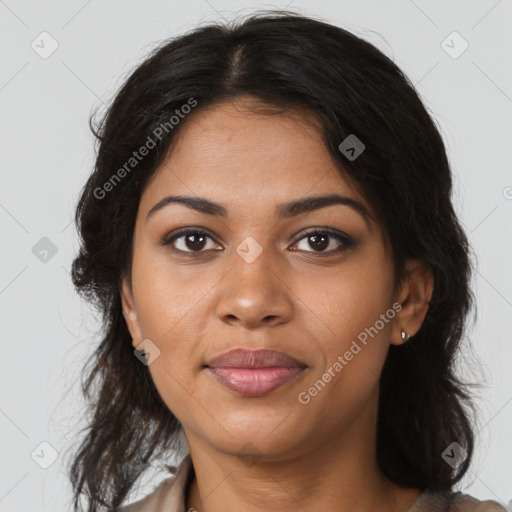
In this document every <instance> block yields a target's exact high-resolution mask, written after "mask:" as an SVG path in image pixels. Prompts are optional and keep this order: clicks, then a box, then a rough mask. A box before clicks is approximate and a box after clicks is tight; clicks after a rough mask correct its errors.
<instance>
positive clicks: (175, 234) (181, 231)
mask: <svg viewBox="0 0 512 512" xmlns="http://www.w3.org/2000/svg"><path fill="white" fill-rule="evenodd" d="M188 234H199V235H206V236H207V237H208V238H210V239H211V240H212V241H213V242H215V243H216V244H219V245H221V244H220V243H219V242H218V241H217V239H216V236H214V235H213V234H212V233H211V232H210V230H209V229H207V228H204V227H202V226H187V227H183V228H178V229H177V230H176V231H172V232H171V233H168V234H167V235H166V236H164V238H163V239H162V240H161V241H160V242H159V245H161V246H171V245H172V244H173V243H174V242H175V241H176V240H177V239H179V238H181V237H183V236H185V235H188ZM313 234H327V235H329V236H331V237H333V238H336V239H337V240H338V241H339V242H340V246H339V247H338V248H336V249H331V250H330V251H325V252H316V251H313V250H312V251H304V252H306V253H311V254H315V255H317V256H330V255H335V254H340V253H341V252H344V251H346V250H348V249H350V248H351V247H353V246H354V245H356V241H355V240H354V239H353V238H352V237H351V236H350V235H348V234H347V233H345V232H343V231H341V230H339V229H336V228H331V227H327V226H323V227H322V226H313V227H309V228H307V229H306V230H305V231H301V232H299V233H298V234H297V235H296V240H295V241H294V242H293V243H292V246H294V245H296V244H297V243H298V242H300V241H301V240H302V239H304V238H306V237H307V236H308V235H313ZM171 250H172V251H173V252H175V253H178V254H184V255H189V256H199V255H201V254H202V253H209V252H210V251H211V249H210V250H206V251H205V250H200V251H183V250H181V249H175V248H173V249H171ZM214 250H218V249H214ZM294 251H297V252H302V251H299V250H297V249H294Z"/></svg>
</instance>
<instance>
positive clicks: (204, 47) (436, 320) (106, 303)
mask: <svg viewBox="0 0 512 512" xmlns="http://www.w3.org/2000/svg"><path fill="white" fill-rule="evenodd" d="M241 96H250V97H253V98H256V99H258V100H260V103H261V105H263V106H265V107H266V108H267V111H268V113H269V114H270V113H272V112H286V111H291V110H292V109H306V110H308V111H310V112H312V113H313V114H314V116H315V118H316V119H318V121H319V122H320V125H321V130H322V134H323V140H324V142H325V146H326V148H327V149H328V151H329V152H330V154H331V155H332V158H333V159H334V161H335V162H336V163H337V164H338V167H339V170H340V173H343V176H344V177H346V178H348V179H350V180H351V181H352V182H353V183H354V184H355V185H356V186H357V188H358V190H359V191H360V192H361V194H362V195H363V197H365V198H366V200H367V201H368V202H369V204H370V205H371V206H372V208H373V210H374V212H375V214H376V216H377V218H378V219H379V220H380V222H381V223H382V226H383V228H384V229H385V233H386V234H387V235H388V237H389V240H390V243H391V246H392V252H393V259H394V270H395V284H398V283H401V282H402V280H403V279H404V277H405V266H404V263H405V260H406V258H417V259H419V260H421V261H422V262H424V263H425V264H426V265H427V266H428V268H430V270H431V271H432V274H433V277H434V291H433V295H432V297H431V301H430V306H429V310H428V312H427V315H426V317H425V320H424V322H423V325H422V327H421V329H420V330H419V332H418V333H417V334H416V335H415V336H414V338H413V339H412V340H410V341H409V342H407V343H405V344H403V345H399V346H393V345H392V346H390V349H389V352H388V356H387V359H386V361H385V364H384V368H383V371H382V374H381V378H380V384H379V386H380V398H379V406H378V420H377V439H376V442H377V445H376V447H377V451H376V453H377V462H378V465H379V468H380V470H381V471H382V472H383V474H384V475H385V476H386V477H387V478H388V479H390V480H391V481H393V482H394V483H395V484H397V485H400V486H402V487H414V488H419V489H422V490H424V489H428V490H449V489H451V488H452V486H453V485H454V484H455V483H456V482H457V481H459V480H460V479H461V478H462V477H463V475H464V474H465V473H466V471H467V469H468V467H469V464H470V461H471V457H472V454H473V444H474V438H473V432H472V428H471V418H470V412H471V411H470V410H471V409H472V408H473V404H472V398H471V395H470V393H469V391H468V388H469V386H470V384H468V383H465V382H463V381H462V380H460V378H459V377H458V376H457V374H456V371H455V358H456V356H457V354H458V352H459V348H460V343H461V341H462V338H463V337H464V333H465V330H466V327H467V319H468V318H467V317H468V314H469V312H470V310H471V308H472V306H473V305H474V297H473V295H472V292H471V288H470V279H471V275H472V274H471V273H472V265H471V259H470V254H471V248H470V247H469V245H468V240H467V238H466V235H465V233H464V231H463V229H462V227H461V225H460V223H459V221H458V218H457V216H456V214H455V212H454V208H453V205H452V202H451V194H452V174H451V169H450V165H449V162H448V158H447V155H446V149H445V147H444V144H443V141H442V138H441V135H440V133H439V131H438V129H437V128H436V125H435V123H434V121H433V119H432V118H431V116H430V115H429V114H428V112H427V110H426V107H425V106H424V105H423V103H422V101H421V100H420V97H419V95H418V93H417V92H416V90H415V88H414V86H413V85H412V83H411V82H410V80H409V79H408V78H407V77H406V76H405V74H404V73H403V72H402V71H401V70H400V69H399V68H398V67H397V65H395V64H394V62H393V61H392V60H391V59H390V58H388V57H387V56H386V55H384V54H383V53H382V52H381V51H380V50H379V49H377V48H376V47H375V46H374V45H372V44H370V43H369V42H367V41H366V40H364V39H362V38H360V37H358V36H356V35H354V34H352V33H350V32H349V31H347V30H344V29H342V28H339V27H336V26H333V25H331V24H328V23H326V22H323V21H321V20H318V19H314V18H312V17H309V16H304V15H301V14H297V13H294V12H290V11H272V12H267V11H265V12H257V13H253V14H252V15H250V16H248V17H246V18H245V19H238V20H236V21H232V22H228V23H215V24H208V25H204V26H199V27H197V28H195V29H194V30H192V31H190V32H188V33H186V34H184V35H181V36H179V37H175V38H172V39H169V40H165V41H163V42H162V43H161V44H159V46H158V47H156V48H154V49H153V50H152V51H151V52H150V54H149V55H148V57H147V58H145V59H144V60H143V62H142V63H140V64H139V65H137V66H136V68H135V69H134V70H133V71H132V72H131V74H130V75H129V76H128V77H127V78H126V80H125V81H124V83H123V85H122V86H121V88H120V89H119V91H118V92H117V93H116V95H115V97H114V99H113V101H112V102H111V104H110V105H109V107H108V109H107V110H106V112H105V113H104V114H103V115H102V117H101V120H100V122H99V123H97V124H96V125H95V123H94V121H93V117H94V116H93V115H91V118H90V120H89V124H90V128H91V130H92V132H93V134H94V136H95V137H96V139H97V140H96V153H97V155H96V161H95V167H94V170H93V172H92V174H91V175H90V176H89V177H88V180H87V182H86V184H85V185H84V187H83V189H82V191H81V195H80V198H79V200H78V204H77V208H76V213H75V222H76V226H77V230H78V234H79V238H80V248H79V252H78V254H77V255H76V258H75V259H74V261H73V263H72V281H73V284H74V286H75V288H76V290H77V292H78V293H79V294H80V295H81V296H82V297H83V298H85V299H87V300H88V301H89V302H90V303H91V304H92V305H93V306H94V307H96V308H97V309H98V310H99V311H100V312H101V314H102V329H101V331H102V334H101V335H102V339H101V342H100V343H99V345H98V346H97V348H96V350H95V352H94V353H93V354H92V355H91V357H90V358H89V359H88V360H87V362H86V364H85V365H84V369H83V373H82V392H83V394H84V396H85V398H86V400H87V406H88V413H89V419H88V423H87V427H86V435H84V437H83V439H82V440H81V444H80V446H79V447H78V448H77V449H76V452H75V453H74V458H73V461H72V465H71V467H70V468H69V474H70V479H71V482H72V485H73V491H74V494H73V496H74V509H75V510H83V509H82V508H81V504H80V499H81V497H82V495H83V494H85V495H86V497H87V500H88V501H87V506H88V508H87V510H88V511H90V512H92V511H96V510H100V509H101V508H99V507H106V508H108V509H114V510H115V509H117V508H118V507H119V506H121V505H122V504H123V501H124V500H125V498H126V497H127V496H128V494H129V493H130V491H131V489H133V487H134V484H135V483H136V481H137V480H138V478H139V477H140V476H141V475H142V473H143V472H144V471H145V470H146V469H147V468H149V465H150V463H151V462H152V461H153V460H158V459H159V458H160V457H163V456H165V455H166V454H168V453H169V450H171V449H173V446H175V443H176V440H177V438H178V436H179V435H180V433H181V432H182V426H181V424H180V422H179V421H178V419H177V418H176V417H175V416H174V415H173V413H172V412H171V411H170V410H169V409H168V407H167V406H166V405H165V403H164V402H163V401H162V399H161V397H160V395H159V393H158V391H157V389H156V388H155V385H154V383H153V381H152V379H151V376H150V374H149V371H148V368H147V366H145V365H142V364H140V362H139V361H138V360H137V358H136V357H134V354H133V347H132V345H131V337H130V333H129V331H128V329H127V326H126V323H125V319H124V317H123V314H122V305H121V294H120V290H121V279H122V276H128V277H130V275H131V259H132V249H133V247H132V242H133V230H134V226H135V219H136V215H137V210H138V205H139V201H140V198H141V194H142V193H143V191H144V188H145V186H146V184H147V183H148V180H149V179H150V178H151V176H152V175H153V173H154V172H155V170H156V169H157V167H158V166H159V165H160V164H161V163H162V161H163V159H164V158H165V156H166V154H167V152H168V150H169V148H170V147H171V145H172V144H173V140H174V138H175V137H176V134H177V133H178V132H179V130H180V128H181V127H182V126H183V125H184V124H185V123H188V122H191V120H193V118H194V113H195V112H198V111H200V110H201V109H204V108H208V107H210V106H212V105H214V104H216V103H219V102H223V101H229V100H233V99H235V98H238V97H241ZM191 98H192V99H193V101H196V102H197V105H196V106H195V107H194V109H193V110H194V111H193V112H191V113H190V114H189V115H188V116H186V117H185V119H183V120H182V121H181V122H180V123H178V124H177V125H176V126H173V127H172V128H171V127H170V126H169V119H170V117H171V116H172V115H173V114H175V113H176V112H177V111H181V112H183V111H184V110H181V109H182V108H183V105H186V104H190V103H191ZM165 123H167V125H165ZM162 126H167V130H161V129H160V131H158V128H159V127H160V128H161V127H162ZM160 132H162V133H160ZM155 133H159V134H160V135H161V136H160V137H155ZM350 134H355V135H356V136H357V137H358V138H359V139H360V140H361V141H363V142H364V144H365V146H366V148H365V150H364V152H363V153H362V154H361V155H360V156H359V157H358V158H357V159H355V160H352V161H351V160H349V159H347V158H346V157H345V156H344V155H343V154H342V153H341V152H340V150H339V149H338V146H339V145H340V143H341V142H342V141H343V140H344V139H345V138H346V137H347V136H348V135H350ZM148 137H151V138H152V140H153V139H154V141H155V142H156V144H155V147H153V148H152V149H151V150H150V151H149V152H148V154H147V155H146V156H145V157H144V158H143V159H140V161H139V160H137V163H136V165H134V166H133V168H132V169H130V170H129V172H128V171H126V169H127V167H126V162H129V161H130V158H133V154H134V151H137V150H138V149H139V148H140V147H141V146H142V145H143V144H144V143H146V141H148V140H149V139H148ZM132 163H133V162H132ZM123 166H124V167H123ZM123 168H124V169H125V171H126V172H124V173H122V172H117V176H118V177H119V176H120V175H121V174H122V179H119V180H117V179H116V181H115V182H114V181H113V175H114V174H115V173H116V171H117V170H120V169H123ZM107 182H108V183H110V186H107V185H106V183H107ZM107 189H108V193H107V192H105V191H106V190H107ZM452 442H457V443H459V444H460V445H461V446H463V447H464V448H465V450H466V452H467V458H466V459H465V460H464V461H463V462H462V464H460V466H458V467H457V468H456V469H453V468H452V467H451V466H450V465H448V464H447V463H446V462H445V461H444V460H443V458H442V457H441V454H442V452H443V451H444V450H445V449H446V448H447V447H448V446H449V445H450V444H451V443H452ZM79 506H80V509H79V508H78V507H79Z"/></svg>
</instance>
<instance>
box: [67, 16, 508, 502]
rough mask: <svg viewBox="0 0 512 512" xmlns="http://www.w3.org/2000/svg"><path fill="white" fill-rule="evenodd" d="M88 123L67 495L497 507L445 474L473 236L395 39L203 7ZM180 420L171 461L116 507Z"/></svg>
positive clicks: (465, 418) (453, 448)
mask: <svg viewBox="0 0 512 512" xmlns="http://www.w3.org/2000/svg"><path fill="white" fill-rule="evenodd" d="M93 130H94V129H93ZM95 134H96V136H97V137H98V139H99V147H98V155H97V161H96V167H95V170H94V173H93V174H92V175H91V177H90V178H89V180H88V182H87V184H86V186H85V188H84V190H83V192H82V196H81V198H80V201H79V204H78V208H77V212H76V222H77V225H78V229H79V232H80V235H81V248H80V253H79V255H78V256H77V258H76V259H75V261H74V264H73V274H72V275H73V281H74V284H75V286H76V288H77V290H78V291H79V292H80V293H82V294H83V295H84V296H85V297H86V298H88V299H89V300H91V302H93V303H94V304H96V306H97V307H98V308H99V310H100V311H101V312H102V313H103V318H104V326H105V331H104V337H103V340H102V342H101V344H100V345H99V346H98V348H97V350H96V352H95V354H94V358H93V367H92V368H91V369H90V372H89V374H88V379H87V380H86V382H85V383H84V386H85V392H86V394H87V396H88V397H90V399H91V412H92V413H93V416H92V420H91V422H90V425H89V431H88V434H87V436H86V437H85V438H84V440H83V442H82V445H81V446H80V449H79V450H78V451H77V453H76V455H75V459H74V461H73V466H72V468H71V479H72V482H73V486H74V491H75V510H77V509H78V504H79V498H80V495H81V494H82V493H84V494H86V495H87V497H88V507H89V508H88V510H91V511H92V510H99V507H107V508H108V509H114V510H119V509H121V510H124V511H126V512H135V511H138V512H142V511H152V512H157V511H168V512H171V511H184V510H198V511H201V512H214V511H226V510H228V511H229V510H251V511H259V510H280V511H288V510H309V511H315V512H322V511H327V510H337V511H345V510H347V511H348V510H358V511H363V512H364V511H370V510H372V511H373V510H379V511H383V512H391V511H408V512H413V511H420V510H423V511H426V510H452V511H455V510H459V511H473V510H477V509H478V510H504V509H503V508H502V507H501V506H499V505H498V504H497V503H496V502H491V501H486V502H481V501H479V500H476V499H475V498H472V497H471V496H468V495H463V494H461V493H460V492H459V493H456V492H454V491H453V489H454V486H455V484H456V483H457V482H459V481H460V480H461V478H462V477H463V476H464V475H465V474H466V472H467V471H468V468H469V464H470V461H471V457H472V454H473V445H474V437H473V432H472V428H471V424H472V419H471V417H470V415H469V409H471V407H472V402H471V397H470V395H469V393H468V392H467V388H466V386H467V385H466V384H464V383H463V382H461V381H460V380H459V379H458V378H457V376H456V375H455V373H454V369H453V365H454V360H455V357H456V355H457V352H458V348H459V344H460V341H461V338H462V337H463V335H464V332H465V328H466V322H467V317H468V314H469V312H470V310H471V307H472V305H473V302H474V298H473V296H472V294H471V290H470V278H471V270H472V268H471V263H470V248H469V246H468V241H467V239H466V236H465V234H464V232H463V230H462V228H461V225H460V223H459V221H458V219H457V216H456V214H455V212H454V209H453V206H452V203H451V185H452V178H451V171H450V168H449V164H448V161H447V157H446V152H445V148H444V145H443V142H442V139H441V137H440V135H439V132H438V130H437V129H436V127H435V125H434V122H433V121H432V119H431V118H430V116H429V115H428V113H427V112H426V110H425V107H424V106H423V104H422V102H421V101H420V99H419V97H418V95H417V93H416V92H415V90H414V88H413V86H412V85H411V83H410V82H409V81H408V79H407V78H406V77H405V76H404V74H403V73H402V72H401V71H400V70H399V69H398V68H397V66H396V65H395V64H394V63H393V62H392V61H391V60H390V59H389V58H387V57H386V56H385V55H383V54H382V53H381V52H380V51H379V50H377V49H376V48H375V47H374V46H372V45H371V44H369V43H368V42H366V41H364V40H362V39H360V38H358V37H356V36H354V35H353V34H351V33H349V32H347V31H345V30H343V29H341V28H337V27H334V26H332V25H329V24H327V23H324V22H321V21H318V20H314V19H311V18H307V17H303V16H300V15H296V14H292V13H284V12H283V13H277V12H275V13H266V14H261V15H254V16H252V17H250V18H249V19H247V20H245V22H243V23H238V24H233V25H230V26H222V25H210V26H205V27H201V28H198V29H196V30H194V31H193V32H190V33H188V34H186V35H184V36H182V37H179V38H176V39H173V40H171V41H165V42H164V43H163V44H162V45H161V46H160V48H158V49H156V50H155V51H154V52H153V54H152V55H151V56H150V57H148V58H147V59H146V61H145V62H143V63H142V64H141V65H140V66H139V67H138V68H137V69H136V70H135V71H134V72H133V74H132V75H131V76H130V77H129V78H128V80H127V81H126V83H125V84H124V86H123V87H122V89H121V90H120V91H119V93H118V94H117V96H116V98H115V100H114V101H113V103H112V105H111V107H110V109H109V111H108V112H107V114H106V115H105V117H104V119H103V120H102V123H101V125H100V129H99V130H97V131H96V132H95ZM93 390H94V392H93ZM93 393H94V394H93ZM181 434H183V435H184V438H185V439H186V444H187V446H188V450H189V453H187V455H186V457H185V458H184V459H183V460H182V462H181V463H180V465H179V467H178V470H177V473H176V475H175V476H172V477H169V478H167V479H166V480H165V481H164V482H162V483H161V484H160V485H159V486H158V487H157V488H156V489H155V490H154V491H153V492H152V493H151V494H150V495H149V496H147V497H146V498H144V499H143V500H140V501H138V502H137V503H136V504H132V505H130V506H125V507H124V508H120V507H121V506H122V505H123V504H125V503H126V502H127V499H126V498H127V497H128V496H129V493H130V491H131V490H133V489H134V484H135V482H136V481H137V480H138V478H139V477H140V476H141V474H142V473H143V472H144V471H145V470H146V469H147V468H149V466H150V464H151V462H152V461H154V460H160V459H163V460H165V457H168V456H169V454H170V453H172V450H173V449H175V448H177V447H178V446H179V436H180V435H181ZM479 507H480V508H479Z"/></svg>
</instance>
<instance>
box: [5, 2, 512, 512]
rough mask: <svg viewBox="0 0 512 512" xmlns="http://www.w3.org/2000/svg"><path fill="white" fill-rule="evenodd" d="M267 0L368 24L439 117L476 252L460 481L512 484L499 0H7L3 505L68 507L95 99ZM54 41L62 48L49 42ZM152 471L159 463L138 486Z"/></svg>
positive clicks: (510, 97) (465, 487)
mask: <svg viewBox="0 0 512 512" xmlns="http://www.w3.org/2000/svg"><path fill="white" fill-rule="evenodd" d="M273 6H278V7H285V6H289V7H290V8H293V9H300V10H301V12H303V13H305V14H308V13H309V14H314V15H319V16H321V17H323V18H324V19H325V20H326V21H329V22H331V23H334V24H337V25H339V26H342V27H344V28H346V29H349V30H351V31H353V32H355V33H356V34H358V35H360V36H362V37H364V38H366V39H368V40H369V41H370V42H372V43H373V44H375V45H376V46H377V47H379V48H380V49H381V50H382V51H384V52H385V53H386V54H387V55H389V56H391V57H392V58H393V59H394V60H395V61H396V63H397V64H398V65H399V66H400V67H401V68H402V69H403V70H404V71H405V73H406V74H407V75H408V76H409V77H410V79H411V80H412V82H413V83H414V84H415V85H416V87H417V88H418V90H419V92H420V94H421V96H422V98H423V100H424V102H425V104H426V105H427V107H428V109H429V110H430V112H431V113H432V115H433V116H435V118H436V120H437V122H438V125H439V127H440V129H441V132H442V135H443V138H444V140H445V142H446V145H447V148H448V152H449V157H450V160H451V163H452V166H453V170H454V173H455V191H454V201H455V206H456V208H457V211H458V212H459V214H460V216H461V219H462V222H463V224H464V226H465V228H466V231H467V233H468V235H469V238H470V242H471V244H472V245H473V248H474V250H475V252H476V253H477V255H478V272H477V274H476V279H475V282H474V287H475V293H476V296H477V299H478V319H477V322H476V324H475V325H474V328H473V330H472V332H471V336H470V339H469V340H468V341H467V343H466V345H465V346H464V350H463V357H462V358H461V360H460V361H459V366H460V368H461V372H462V374H463V375H464V376H465V377H467V378H470V379H475V380H477V381H478V382H482V383H483V384H484V386H483V387H482V389H481V390H480V391H478V393H477V404H478V407H479V411H480V417H479V422H478V425H476V426H475V430H476V432H477V443H478V447H477V451H476V456H475V460H474V464H473V466H472V468H471V471H470V472H469V473H468V475H467V477H466V478H465V479H464V480H463V481H462V483H461V485H460V486H459V488H460V489H461V490H462V491H463V492H467V493H470V494H472V495H474V496H476V497H477V498H479V499H489V498H490V499H494V500H497V501H501V502H502V503H503V504H505V503H507V502H508V501H509V500H510V499H511V498H512V485H511V480H512V477H511V470H510V467H511V455H512V453H511V452H512V442H511V439H510V432H512V429H511V427H512V403H511V402H512V375H511V370H510V362H511V361H512V344H511V335H510V328H509V326H508V319H509V318H510V317H511V315H512V271H511V267H510V262H511V261H512V257H511V256H512V236H511V229H510V220H511V215H512V173H511V168H510V157H509V155H510V144H511V135H512V129H511V112H512V68H511V67H510V64H509V62H510V55H511V41H512V38H511V30H510V29H511V28H512V2H511V1H510V0H501V1H496V0H485V1H483V0H482V1H458V2H456V1H430V2H427V1H426V0H415V1H414V2H413V1H409V0H401V1H343V2H336V3H335V2H332V1H331V2H329V1H315V2H312V1H299V0H296V1H292V2H277V3H275V4H267V3H260V2H249V1H245V2H235V1H228V0H208V1H207V0H191V1H187V2H177V1H167V2H164V1H145V2H142V1H140V2H136V1H124V2H121V1H113V0H101V1H99V0H89V1H86V0H73V1H67V2H64V1H62V2H56V1H46V2H35V1H16V0H5V1H3V0H0V56H1V66H0V109H1V116H0V140H1V141H2V142H1V152H0V169H1V173H2V186H1V188H0V225H1V229H2V232H1V240H2V244H3V247H2V251H1V254H2V263H1V265H0V309H1V314H2V321H1V322H0V326H1V339H2V359H1V364H2V367H1V372H0V375H1V377H0V379H1V382H0V389H1V399H0V432H1V436H0V450H1V463H0V511H3V512H5V511H36V510H37V511H50V510H51V511H59V510H61V511H64V510H67V509H68V507H67V505H68V503H69V499H70V496H71V494H70V485H69V483H68V480H67V479H66V476H65V468H66V466H65V464H66V462H67V460H68V459H67V458H66V456H67V452H66V450H69V449H70V448H71V447H72V444H71V443H72V440H73V436H74V435H76V434H77V433H78V431H79V428H80V427H81V426H83V424H82V423H81V419H82V417H83V405H82V402H81V395H80V392H79V387H78V381H77V378H78V376H79V370H80V368H81V364H82V361H83V360H84V358H85V357H86V355H88V354H89V353H90V351H91V350H92V349H93V347H94V345H95V343H96V341H97V338H96V337H95V329H96V328H97V326H98V323H97V318H96V315H95V314H94V313H93V312H91V311H90V310H89V307H88V305H87V304H83V303H82V302H81V301H80V300H79V298H78V297H77V296H76V294H75V292H74V289H73V287H72V284H71V281H70V276H69V269H70V264H71V261H72V258H73V256H74V255H75V252H76V250H77V247H78V244H77V236H76V233H75V229H74V225H73V222H72V216H73V212H74V207H75V203H76V200H77V198H78V193H79V190H80V188H81V186H82V185H83V183H84V181H85V179H86V176H87V175H88V174H89V172H90V171H91V169H92V165H93V159H94V151H93V138H92V135H91V134H90V133H89V129H88V116H89V113H90V111H91V109H92V108H93V106H95V105H98V104H101V103H105V104H106V103H108V101H109V100H110V99H111V97H112V95H113V94H114V93H115V90H116V88H117V87H118V86H119V85H120V84H121V81H122V79H123V78H124V76H125V75H126V73H128V72H129V71H130V70H131V69H132V68H133V67H134V66H135V65H136V64H137V63H138V62H140V61H141V59H143V58H144V56H145V55H146V53H147V51H148V50H149V49H151V48H152V47H153V44H154V43H156V42H158V41H159V40H161V39H163V38H167V37H170V36H174V35H177V34H180V33H183V32H185V31H187V30H189V29H191V28H193V27H194V26H196V24H197V23H201V22H208V21H213V20H217V19H219V18H222V17H225V18H231V17H233V13H234V12H240V13H242V14H248V13H249V12H251V11H252V10H253V9H254V8H256V7H257V8H265V7H267V8H268V7H273ZM44 31H46V32H48V33H49V34H50V36H44V35H43V36H40V34H41V33H42V32H44ZM454 31H456V32H458V33H459V34H460V36H461V38H462V39H461V38H459V36H457V35H453V34H452V33H453V32H454ZM53 40H55V41H56V43H52V41H53ZM443 41H445V42H444V43H443ZM464 41H466V42H467V44H468V45H469V46H468V48H467V49H466V50H465V51H464V52H463V53H460V52H461V50H463V49H464V46H465V43H464ZM31 44H33V45H34V46H35V47H36V48H37V51H36V49H34V48H33V47H32V46H31ZM51 44H58V48H57V49H56V51H55V52H54V53H52V54H51V55H49V56H47V58H42V56H41V53H43V52H44V51H49V50H51ZM43 56H46V55H43ZM44 237H46V238H47V239H48V240H46V239H44V240H42V241H41V239H42V238H44ZM34 247H35V248H34ZM52 248H53V251H55V250H56V251H57V252H56V253H55V254H53V253H52ZM45 250H47V251H48V252H47V253H45V252H44V251H45ZM475 356H476V357H478V358H479V359H480V361H481V364H475V363H474V360H473V358H474V357H475ZM44 442H45V443H49V444H48V445H47V444H43V445H41V443H44ZM53 450H55V452H56V455H57V458H56V460H55V461H54V462H53V463H52V464H51V465H49V467H48V468H47V469H43V468H42V467H41V465H48V464H50V463H51V462H52V454H53ZM419 463H421V461H419ZM160 477H161V473H159V472H158V469H157V468H155V471H154V472H152V473H150V475H148V476H147V477H146V478H145V479H144V481H143V484H142V485H141V487H140V489H139V496H142V495H143V494H144V493H147V492H149V491H151V490H152V488H153V487H154V485H155V484H156V483H157V479H159V478H160ZM135 497H136V496H134V498H135Z"/></svg>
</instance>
